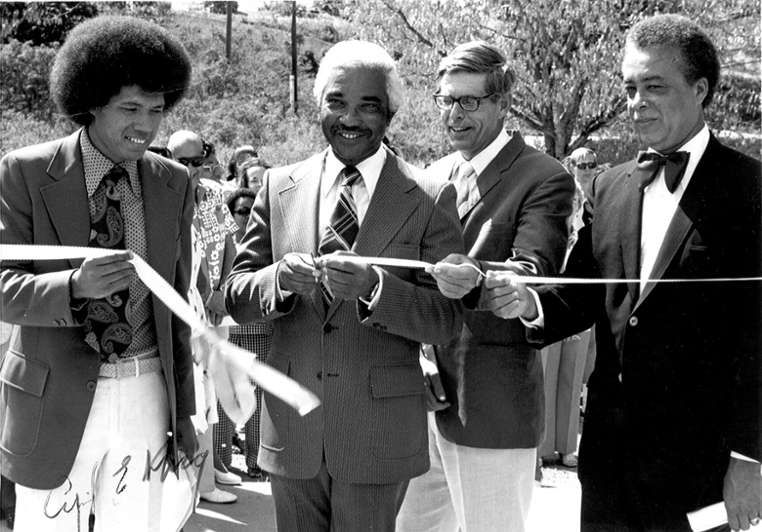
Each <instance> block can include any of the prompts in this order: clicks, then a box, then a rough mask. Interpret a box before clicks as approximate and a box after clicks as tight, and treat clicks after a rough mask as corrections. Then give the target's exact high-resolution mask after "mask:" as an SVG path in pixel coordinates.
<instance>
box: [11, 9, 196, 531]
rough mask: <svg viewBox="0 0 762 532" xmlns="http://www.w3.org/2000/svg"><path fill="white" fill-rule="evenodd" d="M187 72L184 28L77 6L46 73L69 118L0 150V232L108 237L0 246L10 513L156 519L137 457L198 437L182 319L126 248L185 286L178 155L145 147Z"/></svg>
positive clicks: (72, 526) (166, 458) (153, 483)
mask: <svg viewBox="0 0 762 532" xmlns="http://www.w3.org/2000/svg"><path fill="white" fill-rule="evenodd" d="M190 77H191V65H190V60H189V58H188V55H187V53H186V51H185V49H184V48H183V45H182V44H181V43H180V42H179V41H178V40H177V39H176V38H175V37H173V36H171V35H170V34H169V33H168V32H166V31H165V30H164V29H162V28H160V27H159V26H157V25H156V24H153V23H150V22H146V21H142V20H138V19H135V18H131V17H105V16H104V17H97V18H94V19H91V20H88V21H86V22H84V23H82V24H81V25H79V26H77V27H76V28H74V30H73V31H72V32H71V33H70V34H69V36H68V38H67V39H66V41H65V43H64V44H63V47H62V48H61V50H60V51H59V53H58V55H57V57H56V59H55V62H54V65H53V68H52V71H51V76H50V86H51V94H52V95H53V98H54V99H55V102H56V104H57V105H58V107H59V109H60V111H61V112H62V113H63V114H65V115H66V116H67V117H68V118H69V119H71V120H72V121H73V122H74V123H76V124H78V125H80V126H82V127H81V128H79V129H78V130H77V131H76V132H75V133H73V134H72V135H70V136H68V137H66V138H63V139H58V140H54V141H51V142H47V143H45V144H39V145H36V146H29V147H26V148H22V149H20V150H17V151H13V152H11V153H9V154H7V155H6V156H5V157H3V159H2V162H0V190H2V197H1V198H0V242H2V243H3V244H26V245H49V246H81V247H88V246H89V247H95V248H107V249H106V250H105V254H104V255H103V256H101V257H99V258H88V259H85V260H84V261H83V260H24V261H11V260H4V261H2V263H0V298H1V299H0V302H1V304H2V316H3V321H5V322H9V323H11V324H13V334H12V338H11V343H10V348H9V350H8V352H7V353H5V354H3V359H2V365H1V366H0V410H1V411H2V412H3V422H2V425H1V426H0V449H1V454H2V471H3V474H4V475H5V476H7V477H9V478H10V479H11V480H13V481H14V482H15V483H16V489H17V496H18V500H17V507H16V508H17V512H16V516H17V519H16V527H15V530H18V531H35V532H39V531H64V530H66V531H71V530H87V519H88V517H89V515H90V514H91V513H92V514H94V515H95V530H108V531H125V532H126V531H130V532H134V531H144V530H158V529H159V527H160V526H161V525H160V524H159V512H160V511H161V506H162V498H161V487H162V486H161V482H162V481H163V480H166V478H162V477H163V476H162V475H161V471H157V473H156V474H151V475H148V474H146V472H147V471H149V470H148V467H147V466H148V465H151V466H153V467H154V468H156V467H157V464H161V463H164V464H166V465H167V468H168V467H170V464H175V463H177V460H178V458H179V457H178V451H181V452H183V453H185V455H186V457H188V458H189V459H191V458H193V455H194V453H195V452H196V448H197V442H196V439H195V435H194V431H193V427H192V425H191V423H190V416H191V415H192V414H193V413H194V412H195V406H194V405H195V400H194V387H193V377H192V358H191V349H190V330H189V328H188V327H187V326H186V325H185V324H183V323H182V322H181V321H180V320H179V319H176V318H175V317H173V316H172V314H171V312H170V311H169V309H168V308H167V307H166V306H164V304H163V303H161V302H160V301H159V300H158V299H157V298H156V296H155V295H153V294H152V293H151V292H150V291H149V290H148V289H147V287H146V286H145V285H144V284H143V282H142V281H141V280H140V278H139V277H138V276H137V275H136V274H135V270H134V267H133V266H132V264H131V263H130V262H129V260H130V259H131V258H132V257H133V256H134V255H138V256H140V257H142V258H143V259H144V260H146V261H147V262H148V263H149V264H150V265H151V266H152V267H153V268H154V269H155V270H156V271H157V272H158V273H159V274H160V275H161V276H162V277H163V278H164V279H165V280H166V281H167V282H169V283H170V284H171V285H172V286H174V288H175V289H176V290H177V292H179V293H180V294H187V293H188V284H189V278H190V271H191V233H190V225H191V217H192V213H193V197H192V191H191V187H190V180H189V178H188V172H187V170H186V169H185V168H184V167H182V166H181V165H179V164H176V163H174V162H171V161H169V160H167V159H165V158H162V157H159V156H157V155H155V154H154V153H152V152H148V151H147V148H148V147H149V146H150V145H151V142H152V141H153V140H154V137H155V136H156V133H157V131H158V129H159V125H160V124H161V121H162V119H163V117H164V114H165V113H166V112H167V111H168V110H170V109H171V108H172V107H174V106H175V105H176V104H177V102H178V101H179V100H180V99H181V98H182V96H183V95H184V94H185V92H186V90H187V88H188V85H189V83H190ZM165 453H166V454H165ZM147 457H150V458H147ZM149 459H150V464H148V463H147V462H148V460H149ZM162 460H163V462H162ZM186 463H187V462H186ZM179 519H180V518H179ZM181 524H182V523H177V527H178V528H179V526H181Z"/></svg>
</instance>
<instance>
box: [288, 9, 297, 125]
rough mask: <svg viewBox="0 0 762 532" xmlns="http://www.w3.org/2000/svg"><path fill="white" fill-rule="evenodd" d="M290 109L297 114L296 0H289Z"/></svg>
mask: <svg viewBox="0 0 762 532" xmlns="http://www.w3.org/2000/svg"><path fill="white" fill-rule="evenodd" d="M289 82H290V92H291V109H292V110H293V111H294V114H295V115H298V114H299V93H298V92H297V90H296V0H292V2H291V75H290V76H289Z"/></svg>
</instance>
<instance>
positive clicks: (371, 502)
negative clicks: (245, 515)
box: [270, 462, 409, 532]
mask: <svg viewBox="0 0 762 532" xmlns="http://www.w3.org/2000/svg"><path fill="white" fill-rule="evenodd" d="M270 478H271V480H272V493H273V500H274V502H275V522H276V524H277V528H278V532H303V531H305V530H309V531H310V532H365V531H373V532H394V529H395V520H396V518H397V512H399V509H400V507H401V506H402V500H403V498H404V497H405V492H406V491H407V486H408V483H409V481H407V480H406V481H404V482H397V483H393V484H349V483H346V482H341V481H339V480H336V479H334V478H332V477H331V476H330V475H329V474H328V470H327V469H326V466H325V462H323V465H322V466H321V467H320V471H319V472H318V474H317V476H316V477H314V478H311V479H306V480H302V479H290V478H285V477H281V476H277V475H271V477H270Z"/></svg>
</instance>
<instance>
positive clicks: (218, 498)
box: [198, 488, 238, 504]
mask: <svg viewBox="0 0 762 532" xmlns="http://www.w3.org/2000/svg"><path fill="white" fill-rule="evenodd" d="M198 496H199V497H200V498H201V500H202V501H206V502H211V503H213V504H230V503H231V502H235V501H237V500H238V495H234V494H232V493H230V492H227V491H222V490H221V489H219V488H214V489H213V490H212V491H202V492H201V493H199V494H198Z"/></svg>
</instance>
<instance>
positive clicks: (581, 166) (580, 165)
mask: <svg viewBox="0 0 762 532" xmlns="http://www.w3.org/2000/svg"><path fill="white" fill-rule="evenodd" d="M576 166H577V168H579V169H580V170H585V169H586V168H589V169H590V170H592V169H593V168H595V167H597V166H598V163H577V164H576Z"/></svg>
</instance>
